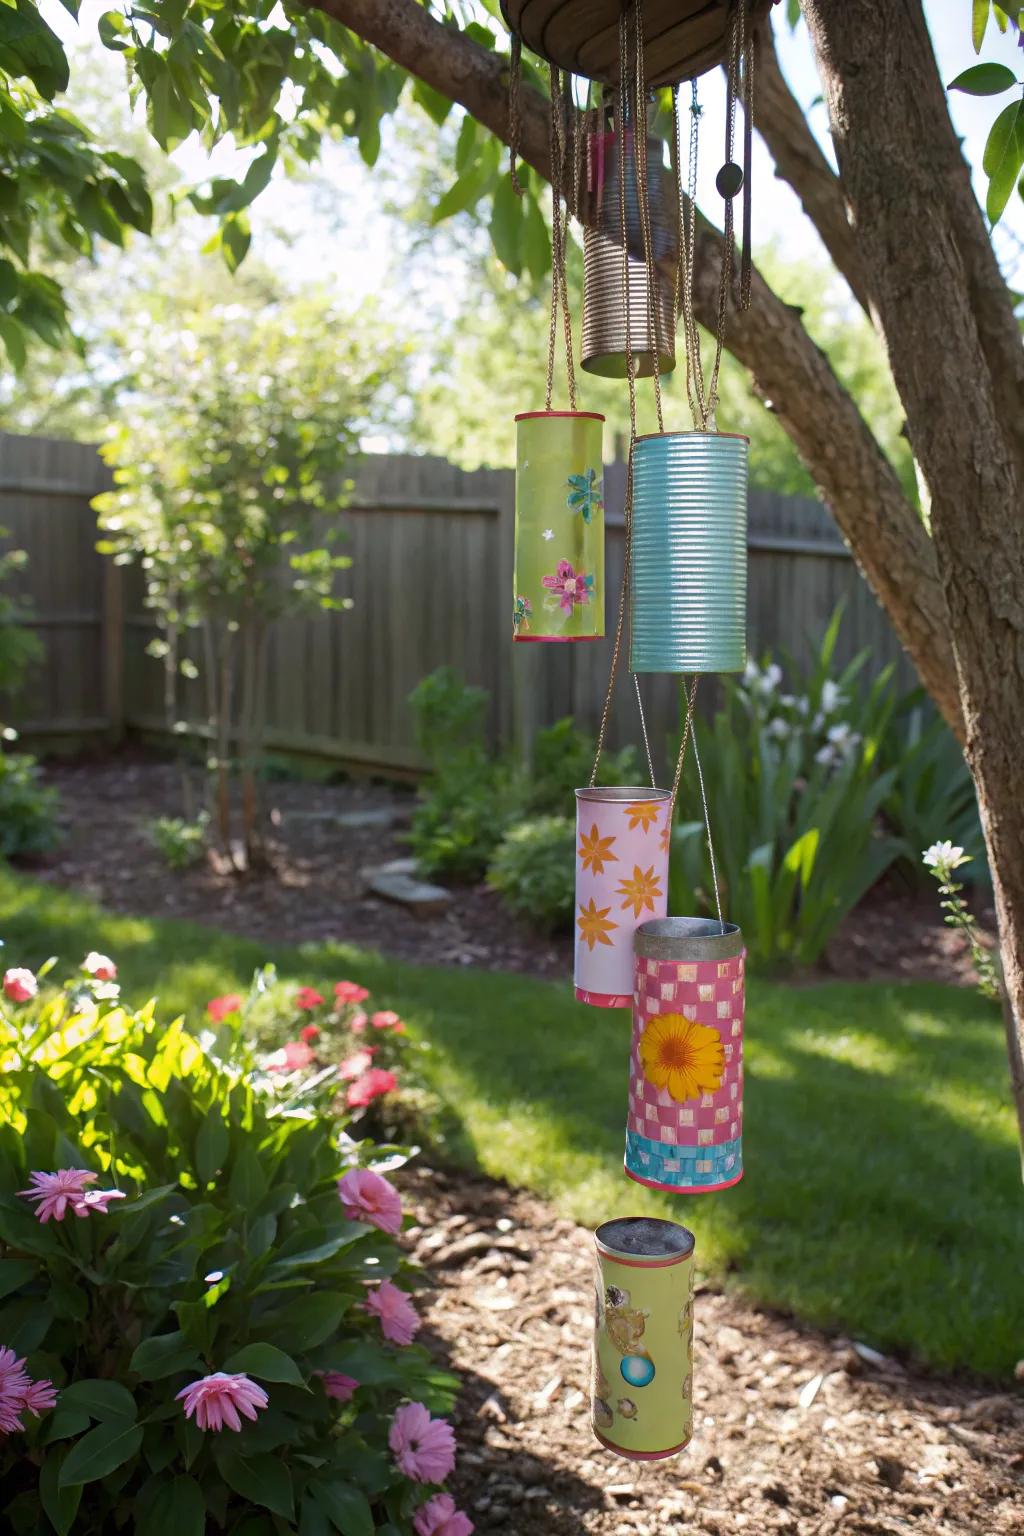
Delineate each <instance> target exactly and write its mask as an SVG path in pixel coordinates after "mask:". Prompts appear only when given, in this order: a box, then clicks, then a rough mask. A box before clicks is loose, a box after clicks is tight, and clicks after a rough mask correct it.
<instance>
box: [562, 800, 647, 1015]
mask: <svg viewBox="0 0 1024 1536" xmlns="http://www.w3.org/2000/svg"><path fill="white" fill-rule="evenodd" d="M670 800H671V792H670V791H669V790H667V789H657V788H651V789H645V788H642V787H631V786H628V785H614V786H605V787H602V786H600V785H590V786H589V787H588V788H586V789H578V790H577V791H576V957H575V967H574V971H575V986H576V998H577V1001H579V1002H581V1003H591V1004H592V1005H593V1006H594V1007H596V1008H628V1007H629V1006H630V1003H631V1002H632V1000H633V934H634V933H635V931H636V928H637V925H638V924H639V923H642V922H644V921H645V919H647V918H649V917H664V915H665V913H666V912H667V910H668V852H669V805H670Z"/></svg>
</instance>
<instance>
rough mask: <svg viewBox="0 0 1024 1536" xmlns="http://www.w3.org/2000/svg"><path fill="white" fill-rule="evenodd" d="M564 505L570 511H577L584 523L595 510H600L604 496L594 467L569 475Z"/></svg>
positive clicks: (588, 520)
mask: <svg viewBox="0 0 1024 1536" xmlns="http://www.w3.org/2000/svg"><path fill="white" fill-rule="evenodd" d="M566 505H567V506H568V508H569V510H570V512H579V513H580V514H581V515H582V517H583V521H584V522H585V523H589V522H590V521H591V519H592V518H593V516H594V513H595V512H600V511H601V509H602V507H603V506H604V497H603V495H602V490H601V481H600V480H599V479H598V474H597V470H596V469H587V470H584V472H583V474H582V475H570V476H569V494H568V496H567V497H566Z"/></svg>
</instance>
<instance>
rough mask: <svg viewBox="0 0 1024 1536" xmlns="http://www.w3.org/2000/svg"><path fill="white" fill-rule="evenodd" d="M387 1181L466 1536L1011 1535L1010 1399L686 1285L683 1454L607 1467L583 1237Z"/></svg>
mask: <svg viewBox="0 0 1024 1536" xmlns="http://www.w3.org/2000/svg"><path fill="white" fill-rule="evenodd" d="M402 1183H403V1187H404V1190H405V1193H406V1196H407V1199H408V1200H409V1201H410V1202H411V1208H412V1209H413V1211H414V1214H415V1219H416V1222H417V1225H416V1227H415V1228H413V1229H412V1231H411V1232H410V1234H409V1238H410V1242H411V1245H412V1248H413V1253H414V1257H415V1258H416V1259H417V1261H418V1262H419V1263H421V1264H422V1265H423V1266H424V1268H425V1270H426V1272H427V1277H428V1282H429V1285H430V1287H432V1289H430V1290H429V1291H428V1292H427V1293H426V1295H425V1297H424V1298H422V1299H421V1311H423V1312H424V1315H425V1317H426V1320H427V1328H426V1329H425V1330H424V1334H425V1335H426V1341H427V1342H428V1343H429V1344H430V1345H431V1346H432V1347H433V1348H434V1349H435V1350H436V1352H437V1353H438V1354H439V1355H440V1356H442V1357H443V1358H445V1359H446V1360H447V1361H448V1363H449V1364H450V1366H451V1367H452V1368H453V1369H454V1370H455V1371H457V1372H458V1374H459V1375H460V1377H461V1378H462V1381H463V1392H462V1395H461V1397H460V1400H459V1404H458V1409H457V1412H456V1416H455V1418H456V1429H457V1434H458V1440H459V1446H460V1454H459V1460H458V1466H457V1469H456V1474H455V1478H454V1484H453V1492H455V1493H456V1495H457V1496H458V1500H459V1503H460V1505H461V1506H462V1507H463V1508H465V1509H466V1510H467V1512H468V1513H469V1514H470V1516H471V1517H472V1519H473V1521H474V1522H475V1525H476V1529H477V1532H478V1533H480V1536H486V1533H488V1532H503V1533H513V1532H514V1533H516V1536H527V1533H529V1536H579V1533H584V1532H585V1533H597V1536H613V1533H614V1536H661V1533H662V1532H687V1533H691V1532H692V1533H707V1536H727V1533H732V1532H735V1531H745V1532H749V1533H751V1536H762V1533H764V1536H768V1533H772V1536H775V1533H777V1536H822V1533H832V1532H836V1533H841V1536H852V1533H857V1536H901V1533H903V1532H906V1531H915V1532H928V1533H934V1536H953V1533H957V1536H961V1533H965V1536H966V1533H970V1536H1004V1533H1005V1536H1010V1533H1011V1532H1012V1533H1020V1532H1021V1531H1022V1530H1024V1392H1021V1391H1009V1392H1006V1391H999V1390H996V1389H995V1388H993V1386H992V1385H991V1384H990V1383H989V1384H985V1383H977V1384H972V1383H971V1382H970V1381H969V1380H965V1379H964V1378H963V1377H957V1378H948V1377H940V1376H935V1375H928V1374H925V1373H924V1372H923V1371H921V1370H918V1369H915V1368H914V1367H912V1366H907V1365H904V1364H902V1363H901V1362H899V1361H896V1360H893V1359H889V1358H887V1357H883V1356H880V1355H878V1354H876V1353H875V1352H874V1351H872V1350H870V1349H867V1348H866V1347H865V1346H863V1345H859V1344H858V1342H857V1341H855V1340H850V1339H841V1338H835V1337H828V1336H826V1335H824V1334H821V1333H818V1332H814V1331H811V1330H809V1329H806V1328H801V1327H799V1326H798V1325H797V1324H795V1323H794V1322H792V1321H790V1320H787V1319H784V1318H780V1317H778V1316H775V1315H772V1314H769V1313H767V1312H763V1311H760V1310H758V1309H757V1308H755V1307H753V1306H751V1305H750V1304H749V1303H746V1302H744V1301H742V1300H741V1299H738V1298H737V1297H736V1296H733V1295H728V1294H723V1293H721V1292H719V1291H715V1290H713V1289H711V1288H709V1287H706V1286H701V1285H700V1283H699V1271H698V1288H697V1301H696V1309H695V1317H696V1346H695V1349H696V1356H695V1370H694V1405H695V1421H694V1438H693V1441H692V1442H691V1444H690V1446H689V1447H688V1449H687V1450H686V1451H684V1452H683V1453H682V1454H681V1455H680V1456H678V1457H676V1458H675V1459H673V1460H670V1461H664V1462H656V1463H649V1464H637V1463H633V1462H629V1461H626V1460H623V1459H621V1458H619V1457H616V1456H614V1455H611V1454H610V1453H608V1452H606V1451H605V1450H603V1449H602V1448H601V1447H600V1446H599V1445H598V1443H597V1442H596V1441H595V1440H594V1438H593V1436H592V1434H591V1431H590V1421H589V1399H588V1396H587V1391H588V1380H589V1370H590V1340H591V1335H592V1316H591V1300H592V1295H593V1280H592V1238H591V1234H590V1233H589V1232H587V1231H586V1230H585V1229H584V1228H581V1227H577V1226H576V1225H574V1224H573V1223H572V1222H570V1221H566V1220H563V1219H561V1218H560V1217H558V1216H557V1215H556V1214H555V1213H554V1212H553V1210H552V1209H551V1208H550V1207H548V1206H546V1205H545V1204H544V1203H543V1202H542V1201H540V1200H537V1199H535V1198H533V1197H532V1196H530V1195H528V1194H525V1193H522V1192H518V1191H513V1190H510V1189H508V1188H506V1187H504V1186H502V1185H500V1184H497V1183H493V1182H490V1181H487V1180H484V1179H477V1178H470V1177H466V1176H463V1175H452V1174H443V1173H435V1172H429V1171H426V1170H416V1169H409V1170H407V1171H406V1173H405V1174H404V1176H403V1177H402ZM698 1253H699V1250H698Z"/></svg>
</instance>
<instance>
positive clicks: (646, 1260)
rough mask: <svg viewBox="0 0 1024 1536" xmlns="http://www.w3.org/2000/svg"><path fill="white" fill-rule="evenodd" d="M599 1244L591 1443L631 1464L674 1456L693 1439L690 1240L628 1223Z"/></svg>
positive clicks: (604, 1229) (663, 1225) (644, 1223)
mask: <svg viewBox="0 0 1024 1536" xmlns="http://www.w3.org/2000/svg"><path fill="white" fill-rule="evenodd" d="M594 1238H595V1244H596V1247H597V1275H596V1290H597V1295H596V1311H595V1319H594V1362H593V1386H592V1396H591V1414H592V1421H593V1426H594V1434H595V1435H596V1436H597V1438H598V1439H599V1440H600V1441H601V1443H602V1445H604V1446H606V1447H607V1448H608V1450H610V1451H616V1452H617V1453H618V1455H620V1456H625V1457H627V1458H628V1459H629V1460H630V1461H660V1460H661V1459H662V1458H664V1457H666V1456H676V1455H678V1453H679V1452H680V1451H681V1450H683V1449H684V1447H685V1446H686V1445H688V1444H689V1441H690V1436H691V1435H692V1433H693V1253H694V1246H695V1244H694V1236H693V1233H692V1232H688V1231H687V1229H686V1228H685V1227H681V1226H678V1225H677V1224H676V1223H675V1222H674V1221H661V1220H657V1219H653V1218H649V1217H638V1216H624V1217H619V1218H618V1219H616V1220H614V1221H606V1222H604V1223H603V1224H602V1225H601V1226H600V1227H598V1229H597V1231H596V1233H595V1234H594Z"/></svg>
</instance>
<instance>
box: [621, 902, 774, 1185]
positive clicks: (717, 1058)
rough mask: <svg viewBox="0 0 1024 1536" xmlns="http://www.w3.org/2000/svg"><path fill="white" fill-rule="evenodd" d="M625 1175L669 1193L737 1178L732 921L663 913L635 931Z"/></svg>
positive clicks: (739, 1023) (738, 976) (738, 1037)
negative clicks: (663, 916) (721, 921)
mask: <svg viewBox="0 0 1024 1536" xmlns="http://www.w3.org/2000/svg"><path fill="white" fill-rule="evenodd" d="M635 950H636V959H635V977H634V983H635V984H634V992H633V1041H632V1050H631V1054H630V1064H629V1114H628V1118H627V1122H626V1159H625V1166H626V1172H627V1174H628V1175H629V1177H630V1178H631V1179H635V1180H636V1181H637V1183H639V1184H648V1185H650V1186H651V1187H652V1188H654V1189H669V1190H675V1191H676V1192H677V1193H679V1194H700V1193H702V1192H706V1191H708V1190H716V1189H727V1188H728V1187H729V1185H730V1184H736V1183H738V1181H739V1180H740V1179H741V1178H742V1177H743V1009H744V966H745V958H746V951H745V949H744V947H743V935H742V934H741V932H740V930H739V928H738V927H737V926H736V924H735V923H719V922H717V921H715V920H714V919H711V918H702V917H668V918H661V919H660V920H659V921H656V922H647V923H643V924H642V925H641V926H640V927H638V928H637V930H636V935H635Z"/></svg>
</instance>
